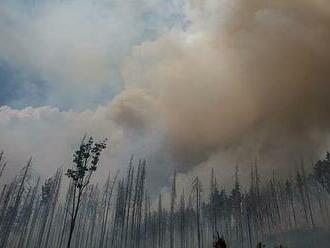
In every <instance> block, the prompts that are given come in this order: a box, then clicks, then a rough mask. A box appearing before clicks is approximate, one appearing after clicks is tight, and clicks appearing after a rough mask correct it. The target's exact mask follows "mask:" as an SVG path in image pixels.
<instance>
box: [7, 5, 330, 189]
mask: <svg viewBox="0 0 330 248" xmlns="http://www.w3.org/2000/svg"><path fill="white" fill-rule="evenodd" d="M185 18H186V20H187V21H186V23H183V24H182V25H180V26H174V27H173V28H172V29H171V30H169V31H166V32H164V33H163V34H162V35H161V36H160V37H159V38H156V39H153V40H149V41H145V42H142V43H141V44H140V45H136V46H134V48H133V49H132V52H131V53H130V55H129V56H127V57H126V58H125V60H124V61H123V62H122V63H121V64H120V68H121V74H122V76H123V81H124V84H125V85H124V88H123V90H122V91H121V92H120V93H119V94H118V95H117V96H116V97H115V98H114V99H113V100H112V101H111V102H109V104H108V105H105V106H100V107H99V108H98V109H97V110H90V111H87V110H86V111H81V112H74V111H71V112H70V111H68V112H65V111H64V112H63V111H59V110H56V111H53V112H54V113H55V116H57V117H56V119H57V120H58V122H59V124H58V125H57V127H58V130H52V127H53V126H54V122H52V121H50V120H52V118H50V117H49V116H48V115H49V114H47V115H45V114H43V115H39V114H37V113H38V112H40V111H41V109H34V110H33V111H32V110H30V112H29V111H27V110H21V111H18V110H13V109H10V108H9V109H8V108H2V111H0V113H2V116H1V119H2V120H6V121H3V123H2V124H1V123H0V124H1V125H2V126H1V128H2V130H4V132H3V134H0V137H1V139H2V141H4V142H5V143H6V144H5V145H6V146H5V147H10V145H9V144H13V142H12V140H11V138H12V137H13V136H10V135H14V137H16V136H17V137H18V134H22V136H20V137H22V138H17V140H16V144H20V145H22V144H25V143H24V141H23V140H22V139H24V140H25V138H24V137H25V136H26V135H27V133H28V132H29V133H33V132H34V133H35V134H36V135H38V136H39V137H45V138H47V139H52V140H58V139H57V138H56V137H55V135H53V133H55V131H57V132H56V133H61V130H62V131H63V135H62V138H63V140H64V141H60V142H59V144H63V143H66V142H67V143H70V144H72V143H73V142H76V140H77V138H75V139H74V137H80V136H79V135H80V133H82V132H89V131H90V130H92V131H91V133H92V134H93V133H96V134H97V135H99V136H106V135H104V133H106V134H107V135H108V134H109V136H114V137H115V139H114V140H115V142H114V146H113V147H114V149H113V150H112V152H111V154H109V155H108V156H107V159H109V160H108V161H110V164H111V166H112V167H119V168H120V167H122V166H123V164H125V165H126V164H127V161H128V159H129V156H130V155H131V154H137V157H145V158H146V159H147V160H148V162H149V165H150V167H151V168H150V172H149V173H150V174H149V178H153V179H151V181H152V182H151V184H153V185H157V184H158V185H159V184H160V185H165V184H166V182H167V179H166V177H167V176H168V175H170V174H171V172H172V171H173V169H174V168H176V169H177V170H179V171H181V172H184V173H185V175H179V176H181V177H182V178H183V177H189V175H190V173H193V172H196V173H202V174H203V173H204V174H205V171H207V170H205V168H209V167H216V168H217V169H218V170H219V171H220V172H219V173H220V174H221V175H222V178H223V179H224V180H225V179H226V178H230V175H232V172H233V168H234V167H235V164H236V163H240V165H242V164H243V165H244V166H243V170H244V168H246V169H248V168H249V164H250V162H249V161H251V160H253V159H255V158H258V160H259V161H261V162H262V163H263V164H265V170H271V169H272V168H274V167H276V168H277V169H278V170H279V171H284V172H287V171H288V166H289V165H294V161H295V160H299V159H300V158H301V157H304V158H305V159H308V161H310V159H315V158H316V157H317V156H318V155H319V154H320V152H323V151H324V150H325V149H326V148H327V147H328V134H329V124H330V98H329V94H330V70H329V68H328V67H329V65H330V3H328V1H325V0H316V1H309V0H299V1H298V0H285V1H284V0H276V1H275V0H270V1H264V0H222V1H218V0H205V1H197V0H196V1H189V2H185ZM80 76H83V74H81V75H80ZM15 111H16V112H15ZM24 111H25V112H29V114H28V116H30V117H26V116H24V114H22V113H24ZM31 112H33V114H31ZM51 113H52V112H51ZM50 115H51V114H50ZM31 116H32V117H31ZM71 116H73V117H71ZM90 116H92V117H90ZM95 116H97V119H96V120H95V121H94V122H90V121H89V120H93V118H96V117H95ZM54 118H55V117H54ZM27 121H28V123H29V124H30V126H27V125H26V122H27ZM17 122H18V123H20V124H17ZM38 125H39V127H42V128H41V129H40V128H35V127H37V126H38ZM75 126H78V127H79V128H78V129H77V128H75ZM27 127H28V128H29V129H28V130H30V131H31V130H32V131H31V132H30V131H26V130H27ZM23 128H24V129H23ZM17 130H20V131H19V132H18V131H17ZM23 130H24V131H23ZM33 130H34V131H33ZM40 130H45V131H44V132H42V131H40ZM49 130H52V134H49V133H48V132H49ZM64 130H65V131H64ZM72 130H75V131H72ZM82 130H84V131H82ZM93 130H97V131H96V132H95V131H93ZM44 133H47V135H45V134H44ZM78 133H79V134H78ZM65 134H68V135H67V136H66V135H65ZM26 140H33V139H29V138H28V137H26ZM69 140H70V141H69ZM54 142H55V143H56V144H57V142H56V141H54ZM31 143H33V144H38V145H40V143H41V141H40V142H39V141H35V140H33V141H31ZM14 144H15V143H14ZM12 146H13V147H14V145H12ZM36 146H37V145H36ZM59 147H61V148H63V147H66V146H62V145H59ZM29 149H30V148H29ZM43 149H46V148H43ZM9 150H10V149H9ZM29 151H30V150H29ZM26 153H27V151H26V152H25V154H26ZM13 154H14V152H13ZM45 163H46V164H49V163H50V161H49V159H48V160H47V161H45ZM207 173H209V171H208V172H207ZM206 176H207V175H205V177H206ZM182 180H185V179H182ZM228 180H229V179H228Z"/></svg>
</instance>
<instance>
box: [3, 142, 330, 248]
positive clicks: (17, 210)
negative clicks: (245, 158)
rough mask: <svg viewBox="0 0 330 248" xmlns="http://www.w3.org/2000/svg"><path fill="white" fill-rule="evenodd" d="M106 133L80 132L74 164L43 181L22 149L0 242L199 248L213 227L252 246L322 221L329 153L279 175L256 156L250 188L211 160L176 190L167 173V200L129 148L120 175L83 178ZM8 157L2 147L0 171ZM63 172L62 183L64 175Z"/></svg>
mask: <svg viewBox="0 0 330 248" xmlns="http://www.w3.org/2000/svg"><path fill="white" fill-rule="evenodd" d="M105 142H106V141H102V142H94V140H93V139H84V140H83V141H82V143H81V145H80V147H79V149H78V150H77V151H76V152H75V153H74V160H73V167H72V168H70V169H69V170H67V171H66V173H63V169H58V170H57V171H56V173H55V174H54V175H53V176H51V177H49V178H47V179H46V180H43V181H42V180H41V179H40V178H39V177H37V176H36V175H35V173H34V172H33V170H32V169H31V168H32V159H29V160H28V162H27V164H26V165H25V166H24V167H23V168H22V169H21V170H20V171H19V172H18V173H17V175H16V177H15V178H14V179H13V180H12V182H10V183H8V184H4V185H3V187H2V190H1V192H0V230H1V235H0V247H12V248H13V247H28V248H32V247H65V246H67V247H75V248H78V247H79V248H81V247H101V248H103V247H113V248H122V247H132V248H144V247H145V248H147V247H153V248H155V247H156V248H174V247H182V248H190V247H198V248H202V247H212V244H213V241H214V239H215V238H216V237H217V235H218V234H219V233H220V234H221V235H222V236H223V237H225V239H226V242H227V243H228V244H229V245H230V247H256V246H257V244H258V242H259V241H262V240H267V237H269V236H270V235H279V237H280V235H281V233H285V232H287V231H292V230H299V229H313V228H316V227H329V223H330V222H329V221H330V216H329V194H330V154H329V153H327V154H326V156H325V158H323V159H321V160H319V161H318V162H317V163H315V165H313V168H312V170H308V171H310V172H309V173H307V172H306V170H305V168H304V165H303V162H301V165H299V166H297V169H296V172H295V175H294V177H289V178H287V179H283V178H279V177H277V176H276V174H275V173H274V174H273V176H272V177H271V178H270V179H269V180H267V181H266V180H263V181H261V179H260V178H261V176H260V174H259V172H258V166H257V164H254V165H253V166H251V175H250V178H251V179H250V186H249V187H248V190H243V189H242V186H241V184H240V181H239V175H238V168H237V169H236V173H235V175H234V182H233V187H232V189H231V190H230V191H226V190H224V189H221V188H220V187H219V184H218V181H217V179H216V176H215V173H214V171H213V170H212V171H210V182H209V185H202V183H201V181H200V179H199V178H198V177H196V178H195V179H194V180H193V181H192V182H191V185H187V186H186V188H185V189H184V190H183V191H182V192H178V191H177V181H176V173H173V177H172V183H171V185H172V186H171V190H170V192H169V194H170V197H169V203H167V204H164V196H162V195H161V194H160V195H159V197H158V199H157V201H156V202H157V203H156V204H155V203H154V204H153V201H152V200H151V198H150V195H149V194H148V189H147V188H146V178H147V163H146V161H145V160H134V159H133V157H132V158H131V160H130V162H129V165H128V169H127V172H125V175H122V176H120V175H121V174H119V173H118V172H115V173H113V174H109V176H108V178H107V180H106V181H105V183H104V185H100V184H91V183H90V178H91V176H92V173H94V172H95V171H96V169H97V165H98V162H99V157H100V154H101V152H102V150H103V149H105V147H106V144H105ZM6 165H7V161H6V159H5V156H4V153H3V152H1V153H0V180H2V178H1V176H2V175H3V171H4V170H5V167H6ZM309 169H310V168H309ZM65 176H66V177H68V178H69V179H70V180H69V182H70V183H69V184H67V183H62V181H63V178H64V177H65ZM165 206H166V207H165ZM259 245H260V244H259ZM260 247H261V246H260Z"/></svg>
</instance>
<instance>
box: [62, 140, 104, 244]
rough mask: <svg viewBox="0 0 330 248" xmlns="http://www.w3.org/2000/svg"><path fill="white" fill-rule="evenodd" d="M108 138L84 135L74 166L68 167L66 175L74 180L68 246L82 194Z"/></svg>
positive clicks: (74, 159) (76, 152)
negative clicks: (94, 137)
mask: <svg viewBox="0 0 330 248" xmlns="http://www.w3.org/2000/svg"><path fill="white" fill-rule="evenodd" d="M106 142H107V139H104V140H103V141H101V142H94V140H93V138H92V137H90V138H89V139H88V140H87V141H86V136H84V138H83V140H82V142H81V144H80V147H79V149H78V150H76V151H75V153H74V154H73V166H72V168H71V169H68V170H67V172H66V175H67V176H68V177H69V178H70V179H71V180H72V182H73V186H74V187H73V199H72V205H71V223H70V233H69V239H68V244H67V247H68V248H69V247H70V244H71V240H72V233H73V230H74V227H75V223H76V219H77V214H78V210H79V207H80V203H81V196H82V194H83V192H84V190H85V188H86V186H87V185H88V184H89V182H90V178H91V176H92V174H93V172H95V171H96V169H97V166H98V163H99V159H100V156H101V152H102V151H103V150H104V149H105V148H106Z"/></svg>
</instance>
